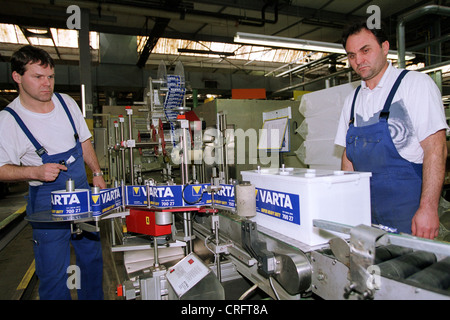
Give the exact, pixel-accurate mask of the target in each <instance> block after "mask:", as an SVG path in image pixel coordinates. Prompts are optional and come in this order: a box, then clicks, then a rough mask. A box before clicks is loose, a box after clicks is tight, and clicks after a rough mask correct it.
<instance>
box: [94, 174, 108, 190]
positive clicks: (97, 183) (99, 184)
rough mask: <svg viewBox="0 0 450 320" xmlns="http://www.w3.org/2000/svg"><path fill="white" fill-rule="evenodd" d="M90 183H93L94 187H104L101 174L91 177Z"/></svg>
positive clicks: (104, 183)
mask: <svg viewBox="0 0 450 320" xmlns="http://www.w3.org/2000/svg"><path fill="white" fill-rule="evenodd" d="M92 184H93V185H94V187H100V189H105V188H106V182H105V179H103V177H102V176H97V177H93V178H92Z"/></svg>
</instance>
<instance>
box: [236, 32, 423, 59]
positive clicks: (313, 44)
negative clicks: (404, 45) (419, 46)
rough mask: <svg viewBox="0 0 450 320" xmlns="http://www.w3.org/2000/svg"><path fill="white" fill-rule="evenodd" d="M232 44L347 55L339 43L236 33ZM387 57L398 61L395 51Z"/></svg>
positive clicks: (391, 51) (408, 55) (410, 55)
mask: <svg viewBox="0 0 450 320" xmlns="http://www.w3.org/2000/svg"><path fill="white" fill-rule="evenodd" d="M234 42H237V43H245V44H252V45H260V46H265V47H278V48H288V49H296V50H305V51H319V52H329V53H342V54H347V52H345V49H344V48H343V47H342V45H341V44H339V43H333V42H323V41H313V40H304V39H295V38H285V37H276V36H266V35H260V34H254V33H245V32H237V33H236V36H235V37H234ZM387 57H388V59H393V60H398V55H397V51H394V50H389V53H388V56H387ZM414 58H415V55H414V54H412V53H410V52H406V54H405V60H411V59H414Z"/></svg>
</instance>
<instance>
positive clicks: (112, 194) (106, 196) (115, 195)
mask: <svg viewBox="0 0 450 320" xmlns="http://www.w3.org/2000/svg"><path fill="white" fill-rule="evenodd" d="M101 197H102V203H106V202H108V201H112V200H116V199H119V198H120V191H119V190H118V189H112V190H111V191H108V192H105V193H102V194H101Z"/></svg>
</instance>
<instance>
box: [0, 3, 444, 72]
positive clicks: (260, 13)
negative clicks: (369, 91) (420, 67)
mask: <svg viewBox="0 0 450 320" xmlns="http://www.w3.org/2000/svg"><path fill="white" fill-rule="evenodd" d="M448 2H450V1H445V0H441V1H424V0H395V1H393V0H316V1H305V0H229V1H225V0H192V1H189V0H148V1H144V0H101V1H76V2H75V3H76V6H78V7H79V8H81V10H85V11H89V20H90V23H89V26H90V31H95V32H97V33H103V34H113V35H128V36H136V38H137V39H138V42H139V43H138V45H137V48H138V52H137V54H136V61H135V65H136V66H138V67H140V68H153V69H157V68H158V65H159V63H160V61H161V60H165V62H166V64H168V65H169V67H170V66H174V65H175V63H176V62H177V61H181V62H182V63H183V65H184V68H185V70H187V71H200V72H227V73H233V74H236V73H242V74H246V75H265V76H276V75H280V74H282V73H284V75H285V76H294V77H300V76H301V77H305V72H303V73H302V74H301V75H299V73H297V74H290V73H289V72H287V73H286V71H287V70H289V69H292V68H293V67H294V66H298V65H302V64H305V65H306V64H308V66H309V64H310V63H311V62H314V61H316V60H318V61H319V62H321V63H318V64H316V65H314V68H313V67H308V68H305V69H307V73H310V75H309V78H308V77H307V79H314V78H318V77H323V76H324V75H326V74H329V73H330V72H336V71H337V70H339V68H345V64H343V63H341V62H340V58H341V57H343V56H340V55H333V56H332V57H329V55H330V54H329V53H317V52H301V53H298V52H296V53H295V52H294V53H293V51H292V50H282V49H280V48H276V49H275V48H270V46H268V47H264V48H262V47H258V46H244V45H242V44H237V43H235V42H234V37H235V35H236V33H237V32H245V33H252V34H259V35H266V36H278V37H287V38H295V39H305V40H314V41H323V42H331V43H339V42H340V38H341V33H342V29H343V28H344V27H345V25H346V24H347V23H348V22H349V21H351V20H353V19H366V18H369V17H370V16H371V15H372V14H373V13H374V12H375V11H370V9H371V8H372V9H373V8H374V7H375V8H378V9H379V13H380V17H381V20H382V22H383V23H384V24H385V25H386V26H387V30H388V33H389V39H390V42H391V47H392V49H394V50H395V49H396V26H397V21H398V19H399V17H401V16H402V15H404V14H407V13H409V12H411V11H412V10H415V9H418V8H421V7H423V6H426V5H441V6H446V5H448ZM73 4H74V1H65V0H3V1H2V7H3V10H2V11H1V13H0V23H4V24H12V25H15V26H17V27H18V28H19V30H21V31H22V32H23V34H24V35H25V37H27V32H28V31H29V30H33V28H41V29H43V30H47V31H48V32H47V34H51V32H50V31H49V28H61V29H67V27H68V18H69V16H70V12H68V11H67V9H68V7H69V6H71V5H73ZM370 6H372V7H370ZM449 25H450V24H449V23H448V17H446V16H438V15H435V14H428V15H424V16H422V17H420V18H419V19H416V20H415V21H413V22H410V23H407V24H406V30H407V31H406V37H405V38H406V49H407V50H409V49H411V48H412V49H415V50H414V51H415V52H416V53H417V54H416V59H415V60H412V61H409V63H418V62H422V63H424V64H425V65H430V64H434V63H436V62H441V60H449V56H450V53H449V52H448V51H449V50H448V49H449V47H448V44H445V43H444V42H442V45H441V47H440V49H439V50H440V51H438V52H434V51H433V52H432V50H431V51H430V49H429V47H425V46H423V45H422V44H424V43H427V42H430V41H432V40H433V39H439V38H442V37H443V36H444V38H445V37H448V33H449V32H448V31H449V30H448V29H449ZM32 36H33V35H32V34H28V37H32ZM50 37H51V35H50ZM28 39H30V38H28ZM168 39H177V41H178V42H173V41H172V42H171V41H169V40H168ZM447 40H448V39H447ZM30 42H31V41H30ZM53 44H54V45H53V46H52V47H51V49H50V48H49V49H48V50H49V51H51V52H52V54H53V55H54V56H56V57H57V59H59V60H72V61H73V60H78V52H77V49H76V48H66V47H64V46H58V45H56V44H55V43H54V42H53ZM0 45H1V48H0V54H1V55H0V60H3V61H8V59H9V56H10V55H11V53H12V52H13V51H14V50H15V49H16V48H17V46H19V45H18V44H16V45H14V44H10V43H8V44H7V43H2V44H0ZM171 46H172V51H170V52H167V50H169V49H170V47H171ZM52 50H53V51H52ZM158 50H159V51H158ZM255 52H256V53H259V57H261V56H265V57H266V58H264V59H263V58H254V57H255V56H254V55H253V56H251V55H249V53H255ZM98 56H99V55H98V54H97V55H94V57H93V60H94V62H99V60H100V58H98ZM268 56H270V57H272V58H270V59H267V57H268ZM280 56H282V58H280ZM327 57H328V58H327ZM442 57H443V58H442ZM95 59H98V60H97V61H95ZM342 76H344V77H345V76H346V75H344V74H342Z"/></svg>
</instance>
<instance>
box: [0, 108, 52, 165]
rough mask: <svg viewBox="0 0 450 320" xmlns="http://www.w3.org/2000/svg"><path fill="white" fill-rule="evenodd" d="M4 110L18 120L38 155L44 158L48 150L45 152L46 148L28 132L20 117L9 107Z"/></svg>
mask: <svg viewBox="0 0 450 320" xmlns="http://www.w3.org/2000/svg"><path fill="white" fill-rule="evenodd" d="M3 110H5V111H7V112H9V113H10V114H11V115H12V116H13V117H14V119H16V122H17V124H18V125H19V127H20V128H21V129H22V131H23V132H24V133H25V135H26V136H27V137H28V139H30V141H31V143H32V144H33V146H34V148H35V149H36V153H37V154H38V156H39V157H41V158H42V156H43V155H47V150H45V148H44V147H43V146H42V145H41V144H40V143H39V142H38V141H37V140H36V139H35V138H34V136H33V134H32V133H31V132H30V130H28V128H27V126H26V125H25V123H23V121H22V119H21V118H20V117H19V115H18V114H17V113H16V112H15V111H14V110H13V109H11V108H9V107H6V108H4V109H3Z"/></svg>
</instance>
